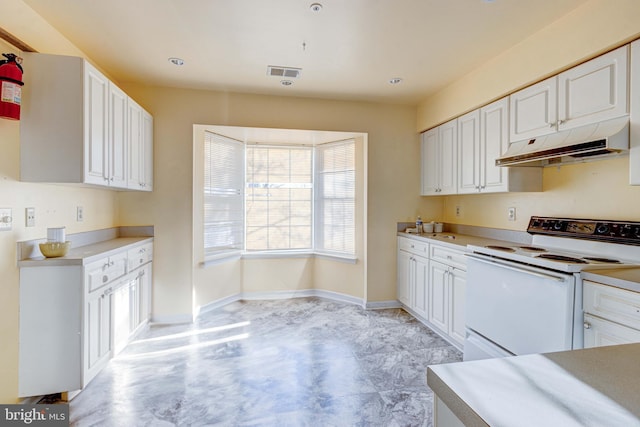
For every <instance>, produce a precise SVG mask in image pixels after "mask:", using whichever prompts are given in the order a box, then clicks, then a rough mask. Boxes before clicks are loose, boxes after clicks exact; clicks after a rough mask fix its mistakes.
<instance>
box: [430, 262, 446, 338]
mask: <svg viewBox="0 0 640 427" xmlns="http://www.w3.org/2000/svg"><path fill="white" fill-rule="evenodd" d="M448 278H449V267H447V266H446V265H444V264H441V263H439V262H436V261H431V263H430V264H429V322H431V324H433V325H434V326H435V327H437V328H438V329H440V330H441V331H442V332H444V333H448V332H447V331H448V326H447V325H448V317H449V309H448V307H447V305H448V300H449V298H448V295H447V280H448Z"/></svg>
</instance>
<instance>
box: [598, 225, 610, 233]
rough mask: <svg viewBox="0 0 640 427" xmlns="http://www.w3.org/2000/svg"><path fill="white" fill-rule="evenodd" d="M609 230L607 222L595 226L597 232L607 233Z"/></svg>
mask: <svg viewBox="0 0 640 427" xmlns="http://www.w3.org/2000/svg"><path fill="white" fill-rule="evenodd" d="M608 232H609V224H598V227H597V228H596V233H598V234H607V233H608Z"/></svg>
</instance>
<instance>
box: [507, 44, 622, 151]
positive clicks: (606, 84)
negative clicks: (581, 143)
mask: <svg viewBox="0 0 640 427" xmlns="http://www.w3.org/2000/svg"><path fill="white" fill-rule="evenodd" d="M628 63H629V45H625V46H622V47H620V48H618V49H616V50H613V51H611V52H609V53H606V54H604V55H601V56H599V57H597V58H594V59H592V60H590V61H588V62H585V63H584V64H581V65H578V66H576V67H573V68H571V69H569V70H567V71H565V72H563V73H560V74H558V75H556V76H553V77H551V78H549V79H546V80H543V81H541V82H539V83H536V84H534V85H532V86H529V87H527V88H525V89H522V90H521V91H519V92H516V93H513V94H511V95H510V96H509V111H510V115H511V117H510V125H511V126H510V134H509V141H510V142H517V141H522V140H525V139H531V138H536V137H539V136H543V135H549V134H551V133H555V132H558V131H562V130H568V129H573V128H575V127H578V126H583V125H587V124H592V123H597V122H601V121H604V120H608V119H613V118H616V117H621V116H624V115H626V114H629V100H628V80H629V72H628Z"/></svg>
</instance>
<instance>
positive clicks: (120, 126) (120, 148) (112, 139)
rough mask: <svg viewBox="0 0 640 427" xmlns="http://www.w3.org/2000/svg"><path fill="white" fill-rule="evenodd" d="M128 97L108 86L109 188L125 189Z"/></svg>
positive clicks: (117, 89) (115, 88)
mask: <svg viewBox="0 0 640 427" xmlns="http://www.w3.org/2000/svg"><path fill="white" fill-rule="evenodd" d="M128 98H129V97H128V96H127V94H126V93H124V92H123V91H122V90H121V89H120V88H119V87H118V86H116V85H114V84H113V83H110V84H109V116H108V117H109V138H108V143H107V149H108V150H109V151H108V155H107V156H106V159H105V160H106V161H107V162H108V165H109V167H108V169H107V170H108V172H107V174H106V176H108V179H109V186H113V187H117V188H127V158H128V156H127V142H128V137H127V103H128V101H129V99H128Z"/></svg>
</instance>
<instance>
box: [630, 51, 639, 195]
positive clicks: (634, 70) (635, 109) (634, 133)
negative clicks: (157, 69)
mask: <svg viewBox="0 0 640 427" xmlns="http://www.w3.org/2000/svg"><path fill="white" fill-rule="evenodd" d="M629 84H630V86H631V88H630V90H629V92H630V94H631V97H630V98H631V99H630V100H629V103H630V110H631V121H630V126H629V132H630V134H629V145H630V147H629V183H630V184H631V185H640V40H636V41H634V42H633V43H631V81H630V83H629Z"/></svg>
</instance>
